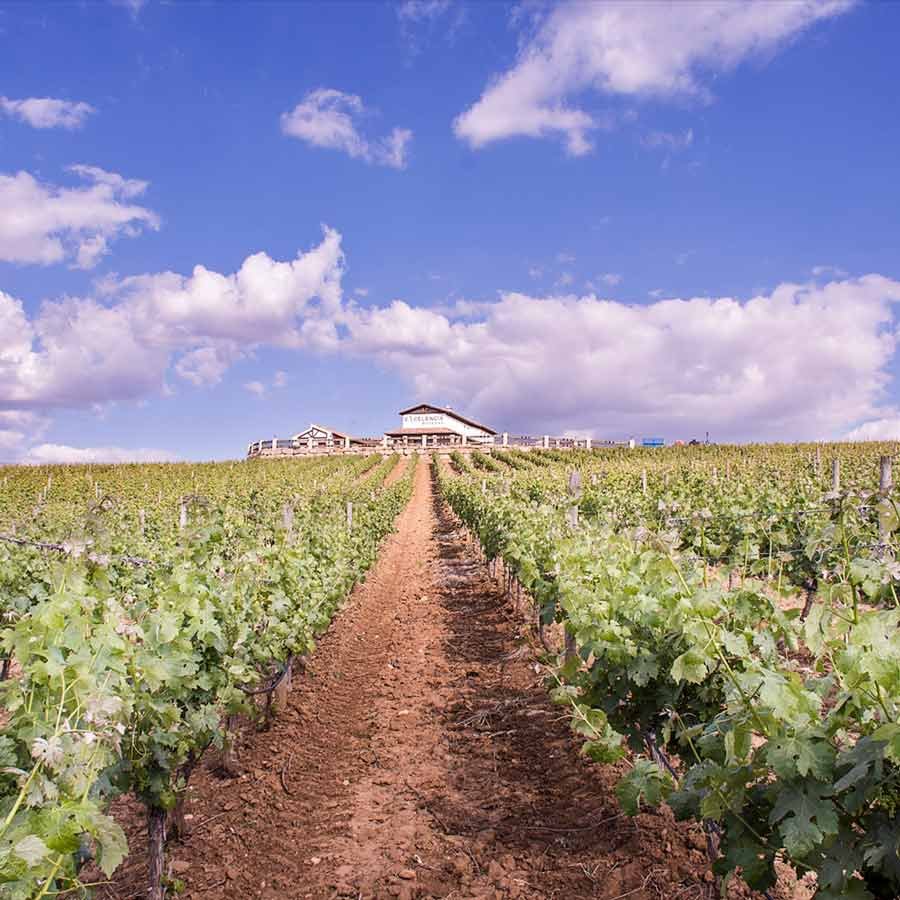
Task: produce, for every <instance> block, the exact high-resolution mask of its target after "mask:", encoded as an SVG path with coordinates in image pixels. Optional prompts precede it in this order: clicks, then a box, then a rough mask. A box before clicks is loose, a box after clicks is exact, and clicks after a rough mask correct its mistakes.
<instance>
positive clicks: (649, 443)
mask: <svg viewBox="0 0 900 900" xmlns="http://www.w3.org/2000/svg"><path fill="white" fill-rule="evenodd" d="M641 446H642V447H665V446H666V442H665V441H664V440H663V439H662V438H644V439H643V440H642V441H641Z"/></svg>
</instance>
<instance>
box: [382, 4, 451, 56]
mask: <svg viewBox="0 0 900 900" xmlns="http://www.w3.org/2000/svg"><path fill="white" fill-rule="evenodd" d="M394 8H395V9H396V11H397V21H398V22H399V23H400V33H401V35H402V37H403V39H404V41H405V43H406V49H407V50H408V51H409V53H410V55H412V56H416V55H418V54H419V53H421V52H422V50H423V49H424V44H425V43H426V41H427V39H428V38H430V37H432V36H433V35H435V34H440V35H441V36H442V37H443V38H444V39H445V40H447V41H450V42H452V41H453V39H454V38H455V36H456V32H457V31H458V29H459V28H460V27H461V26H462V24H463V23H464V22H465V21H466V7H465V6H464V5H463V4H457V3H454V2H453V0H404V2H402V3H398V4H396V6H395V7H394Z"/></svg>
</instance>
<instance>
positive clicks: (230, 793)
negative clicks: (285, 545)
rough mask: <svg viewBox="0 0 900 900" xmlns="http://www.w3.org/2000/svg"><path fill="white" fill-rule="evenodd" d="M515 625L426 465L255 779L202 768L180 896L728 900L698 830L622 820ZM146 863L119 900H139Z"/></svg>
mask: <svg viewBox="0 0 900 900" xmlns="http://www.w3.org/2000/svg"><path fill="white" fill-rule="evenodd" d="M518 628H519V623H518V621H517V619H516V618H515V616H514V613H513V611H512V609H511V608H510V606H509V605H508V603H506V602H505V601H504V600H503V597H502V596H501V594H500V593H499V591H498V590H497V587H496V586H495V585H494V584H493V582H491V581H490V580H489V579H488V578H487V575H486V571H485V567H484V566H483V565H482V563H481V562H480V561H479V560H478V559H477V558H476V556H475V553H474V550H472V549H470V548H469V547H467V545H466V544H465V542H464V539H463V535H462V533H461V532H460V531H459V530H458V528H457V525H456V523H455V522H454V521H453V519H452V517H451V516H450V515H449V513H447V511H446V510H445V509H444V508H443V507H442V506H441V504H440V503H438V502H437V501H436V499H435V497H434V493H433V488H432V484H431V480H430V473H429V470H428V466H427V465H426V464H425V462H424V461H422V462H421V463H420V464H419V466H418V470H417V472H416V481H415V490H414V495H413V498H412V501H411V502H410V504H409V506H408V507H407V508H406V510H405V511H404V512H403V513H402V514H401V516H400V518H399V520H398V530H397V532H396V533H395V534H394V535H392V536H391V537H390V538H389V539H388V540H387V542H386V543H385V546H384V548H383V550H382V553H381V555H380V557H379V560H378V562H377V564H376V565H375V566H374V568H373V569H372V571H371V572H370V575H369V578H368V580H367V581H366V582H365V584H364V585H361V586H360V587H358V588H357V590H356V591H355V592H354V595H353V597H352V599H351V602H350V603H349V604H348V606H347V608H346V609H345V610H344V611H343V612H342V613H341V615H340V616H339V618H338V619H337V620H336V622H335V624H334V625H333V627H332V629H331V631H330V632H329V633H328V634H327V635H326V636H325V637H324V638H323V640H322V641H321V642H320V645H319V647H318V649H317V651H316V652H315V654H314V655H313V657H312V659H311V661H310V663H309V665H308V667H307V671H306V673H305V675H303V676H302V677H300V678H299V679H297V680H296V681H295V689H294V691H293V693H292V695H291V699H290V702H289V704H288V706H287V708H286V709H285V710H283V712H282V713H281V715H280V716H279V717H278V719H277V720H276V722H275V724H274V726H273V727H272V729H271V730H270V731H268V732H265V733H252V732H251V733H248V734H246V735H245V736H244V740H243V746H242V747H241V754H240V755H241V761H242V764H243V766H244V769H245V774H244V775H243V776H241V777H240V778H238V779H231V780H228V779H224V778H221V777H219V776H217V775H216V774H215V773H214V772H213V770H212V768H211V766H207V767H204V768H202V769H201V770H200V771H199V772H198V773H196V774H195V776H194V779H193V780H192V788H191V793H190V802H189V813H190V815H191V819H190V822H191V825H192V827H193V833H192V834H191V836H190V837H189V838H188V839H187V841H186V842H185V843H184V844H180V845H179V844H175V845H174V846H173V847H172V848H171V852H170V871H172V873H173V875H174V876H175V877H178V878H180V879H183V880H184V882H185V890H184V894H183V895H182V896H185V897H189V898H195V900H200V898H219V897H224V898H234V900H238V898H242V900H243V898H266V900H276V898H313V900H319V898H336V897H346V898H351V897H352V898H357V900H360V898H381V897H400V898H413V897H423V898H424V897H435V898H438V897H440V898H448V900H449V898H451V897H452V898H456V900H463V898H547V900H549V898H588V897H594V898H605V900H613V898H624V897H629V898H633V900H649V898H654V900H659V898H666V900H676V898H680V900H690V898H699V897H709V896H712V895H713V894H712V893H711V892H714V888H713V886H712V885H711V884H707V883H706V881H705V878H709V876H708V875H707V871H706V870H707V866H706V862H705V855H704V854H703V853H702V852H701V848H702V847H703V837H702V835H701V834H700V832H699V830H691V829H689V828H688V827H686V826H675V825H674V823H673V822H672V821H671V817H670V815H669V814H668V813H659V814H655V813H654V814H647V815H641V816H639V817H638V818H637V819H629V818H626V817H624V816H623V815H622V814H621V813H620V812H619V810H618V807H617V805H616V802H615V800H614V798H613V794H612V790H611V779H612V777H613V772H612V770H611V769H609V768H602V767H597V766H591V765H590V764H588V763H587V762H586V761H585V760H584V759H583V757H581V756H580V755H579V744H578V742H577V741H576V740H574V739H573V738H572V736H571V735H570V733H569V730H568V728H567V725H566V723H565V722H564V721H562V720H561V717H560V714H559V713H560V711H559V709H558V708H556V707H553V706H552V705H551V704H550V703H549V701H548V698H547V694H546V691H545V690H544V688H543V686H542V684H541V682H540V678H539V676H538V675H536V673H535V671H534V669H533V667H532V666H531V663H530V659H531V656H530V652H528V650H527V648H526V647H525V646H524V645H523V643H522V641H521V640H520V638H519V637H518V635H517V631H518ZM133 840H134V841H135V843H137V842H138V841H139V838H138V836H136V835H135V836H134V838H133ZM133 859H134V860H135V862H132V863H131V864H129V865H126V867H125V868H124V870H123V872H122V873H121V874H120V875H119V877H118V878H117V880H116V883H115V885H113V886H112V888H110V889H108V891H107V892H106V896H107V897H109V898H116V900H125V898H126V897H135V896H140V893H139V892H140V889H141V887H142V885H143V866H142V864H141V863H140V862H139V861H138V860H139V855H138V854H134V856H133Z"/></svg>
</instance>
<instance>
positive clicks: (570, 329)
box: [0, 229, 900, 447]
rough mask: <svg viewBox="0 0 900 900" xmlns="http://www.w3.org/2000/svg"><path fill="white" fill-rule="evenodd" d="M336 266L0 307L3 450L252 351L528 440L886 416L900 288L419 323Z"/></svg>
mask: <svg viewBox="0 0 900 900" xmlns="http://www.w3.org/2000/svg"><path fill="white" fill-rule="evenodd" d="M343 271H344V257H343V252H342V250H341V237H340V235H339V234H338V233H337V232H335V231H332V230H328V229H326V230H325V234H324V237H323V239H322V241H321V243H320V244H319V245H318V246H315V247H313V248H312V249H310V250H309V251H307V252H305V253H300V254H298V256H297V257H296V258H295V259H294V260H291V261H287V262H280V261H275V260H273V259H271V258H270V257H269V256H267V255H266V254H264V253H259V254H255V255H253V256H250V257H248V258H247V259H246V260H245V261H244V263H243V265H242V266H241V267H240V268H239V269H238V271H237V272H235V273H233V274H221V273H218V272H214V271H210V270H208V269H206V268H204V267H202V266H197V267H195V269H194V270H193V272H192V273H191V274H190V275H187V276H185V275H178V274H175V273H172V272H164V273H158V274H154V275H142V276H138V277H134V278H126V279H123V280H120V281H115V280H113V279H107V280H106V283H105V285H104V289H105V291H106V294H105V296H104V297H103V302H102V303H101V302H99V301H98V300H95V299H84V298H64V299H62V300H59V301H55V302H47V303H45V304H44V305H43V306H42V307H41V308H40V310H39V311H38V312H37V313H36V314H35V315H34V316H33V317H29V316H28V315H26V312H25V309H24V306H23V304H22V303H21V302H20V301H18V300H16V299H15V298H13V297H11V296H9V295H7V294H3V293H0V410H8V411H9V412H7V413H3V414H0V429H3V430H5V431H8V432H16V433H17V434H15V435H13V434H8V435H6V436H4V437H3V439H2V440H3V441H4V442H5V443H7V444H9V445H14V446H15V447H22V446H30V445H31V444H34V443H36V442H37V441H35V440H33V439H30V438H27V437H26V439H25V440H24V441H23V439H22V438H21V437H19V435H20V434H25V435H27V434H28V433H29V428H30V426H31V425H33V424H34V423H33V422H29V421H26V420H25V419H22V418H21V417H22V416H23V415H37V414H39V413H40V412H41V411H46V410H48V409H50V408H53V407H81V408H87V407H90V406H91V405H92V404H107V403H110V402H115V401H120V400H126V399H137V398H140V397H143V396H145V395H147V394H150V393H153V392H158V391H160V390H162V388H163V385H164V384H165V383H166V379H167V377H168V376H169V375H170V373H171V372H172V371H173V370H174V373H175V375H176V376H180V377H181V378H183V379H185V380H187V381H189V382H192V383H195V384H208V383H213V382H215V381H216V380H218V379H221V378H222V377H223V376H224V374H225V372H226V371H227V369H228V367H229V366H231V365H233V363H234V362H235V361H236V360H239V359H241V358H245V357H249V356H251V355H253V353H254V352H255V351H256V349H257V348H259V347H263V346H275V347H279V348H284V349H296V350H300V351H313V352H319V353H342V354H347V355H348V356H353V357H357V358H360V359H367V360H371V361H373V362H375V363H376V364H378V365H379V366H382V367H384V368H386V369H388V370H390V371H392V372H395V373H397V374H398V375H399V376H400V377H401V378H404V379H408V380H409V381H410V392H411V394H413V395H415V396H418V397H432V398H434V397H439V398H441V400H442V402H450V403H454V404H455V405H458V406H459V407H460V408H465V409H466V410H467V411H469V412H470V413H471V414H472V415H475V416H478V417H482V418H484V419H485V420H486V421H489V422H493V423H495V424H497V425H503V426H506V427H510V428H516V429H523V430H526V431H533V432H535V433H548V432H552V433H562V431H563V430H565V429H585V430H590V431H592V432H593V433H594V434H596V435H597V436H599V437H608V436H623V435H624V436H627V435H628V434H631V433H634V434H638V435H640V434H642V433H650V432H653V433H661V434H663V435H665V436H671V437H692V436H695V435H700V434H702V433H703V432H705V431H706V430H709V431H710V432H711V433H712V436H713V438H714V439H715V440H726V439H744V438H759V439H780V440H791V439H798V438H829V437H836V436H841V435H844V434H846V433H847V431H848V429H851V428H853V426H854V425H855V424H856V423H859V422H860V421H862V422H865V423H871V422H873V421H876V420H881V419H889V418H891V417H894V416H895V415H896V412H895V410H893V409H892V408H889V407H887V406H886V388H887V385H888V384H889V382H890V371H889V364H890V363H891V361H892V358H893V355H894V351H895V348H896V342H897V329H896V322H895V317H894V312H895V308H896V304H897V303H900V281H898V280H892V279H889V278H886V277H884V276H881V275H867V276H865V277H862V278H856V279H847V280H840V281H839V280H832V281H829V282H828V283H826V284H819V283H815V282H810V283H804V284H793V283H783V284H781V285H779V286H778V287H777V288H775V290H773V291H772V292H771V293H767V294H760V295H759V296H756V297H753V298H751V299H748V300H737V299H734V298H730V297H719V298H710V297H694V298H690V299H665V300H659V301H656V302H651V303H646V304H640V305H628V304H625V303H621V302H616V301H613V300H601V299H598V298H597V297H594V296H584V297H578V296H574V295H571V294H556V295H553V294H551V295H550V296H528V295H526V294H521V293H502V294H501V295H500V299H499V300H497V301H493V302H484V301H481V302H479V301H469V300H460V301H458V302H456V303H453V304H448V305H447V306H446V307H442V308H426V307H417V306H415V305H412V304H409V303H406V302H403V301H399V300H398V301H395V302H393V303H391V304H390V305H388V306H385V307H374V306H362V305H359V304H357V303H356V302H355V301H353V300H351V299H349V298H345V297H344V295H343V293H342V288H341V281H342V276H343ZM607 274H610V275H612V274H614V273H607ZM810 348H814V352H811V351H810ZM271 379H272V380H271V386H272V388H274V387H276V386H277V385H278V384H279V382H280V380H281V376H280V374H279V373H277V372H276V373H273V375H272V376H271ZM260 381H261V384H263V385H264V386H265V387H266V389H268V386H269V381H267V380H266V379H261V380H260ZM861 427H865V426H861ZM874 427H875V426H874V425H871V426H870V429H874Z"/></svg>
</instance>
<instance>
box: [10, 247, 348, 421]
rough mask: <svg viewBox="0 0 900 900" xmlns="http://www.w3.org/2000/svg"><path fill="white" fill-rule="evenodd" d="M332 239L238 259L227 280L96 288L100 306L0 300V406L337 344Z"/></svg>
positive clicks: (131, 386)
mask: <svg viewBox="0 0 900 900" xmlns="http://www.w3.org/2000/svg"><path fill="white" fill-rule="evenodd" d="M342 274H343V252H342V250H341V237H340V235H339V234H338V233H337V232H335V231H331V230H328V229H326V231H325V234H324V237H323V239H322V241H321V243H320V244H319V245H318V246H316V247H314V248H312V249H311V250H309V251H308V252H306V253H299V254H298V255H297V257H296V258H295V259H294V260H291V261H288V262H277V261H275V260H273V259H271V258H270V257H269V256H267V255H266V254H265V253H257V254H254V255H253V256H249V257H247V259H246V260H244V263H243V265H242V266H241V267H240V269H239V270H238V271H237V272H235V273H234V274H231V275H223V274H220V273H218V272H213V271H210V270H209V269H206V268H204V267H203V266H196V267H195V268H194V271H193V273H192V274H191V275H190V276H183V275H178V274H176V273H174V272H162V273H158V274H154V275H140V276H135V277H131V278H126V279H123V280H121V281H118V282H117V281H115V280H114V279H111V278H110V279H106V280H105V282H104V284H103V288H102V289H103V292H104V297H103V302H100V301H98V300H96V299H91V298H88V299H85V298H72V297H67V298H63V299H61V300H58V301H54V302H46V303H44V304H43V305H42V307H41V308H40V311H39V312H38V314H37V315H36V316H35V317H34V318H29V317H28V316H27V315H26V313H25V309H24V306H23V304H22V303H21V301H19V300H17V299H16V298H14V297H12V296H10V295H8V294H4V293H2V292H0V409H5V408H12V409H14V408H18V409H41V408H51V407H84V406H88V405H90V404H92V403H109V402H114V401H117V400H125V399H135V398H138V397H141V396H144V395H146V394H149V393H152V392H156V391H159V390H162V388H163V385H164V382H165V376H166V373H167V372H168V370H169V369H170V367H171V368H174V371H175V373H176V374H177V375H178V376H179V377H181V378H183V379H184V380H186V381H188V382H190V383H192V384H195V385H205V384H214V383H216V382H217V381H219V380H220V379H221V378H222V377H223V375H224V374H225V372H226V370H227V369H228V367H229V366H231V365H232V364H233V363H234V362H235V361H237V360H238V359H240V358H242V356H244V355H245V354H248V353H250V352H252V351H253V349H254V348H255V347H257V346H259V345H263V344H268V345H275V346H282V347H295V348H301V347H316V348H320V349H328V348H330V347H333V346H335V345H336V343H337V330H336V324H335V323H336V321H337V320H339V318H340V313H341V304H342V294H341V277H342Z"/></svg>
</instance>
